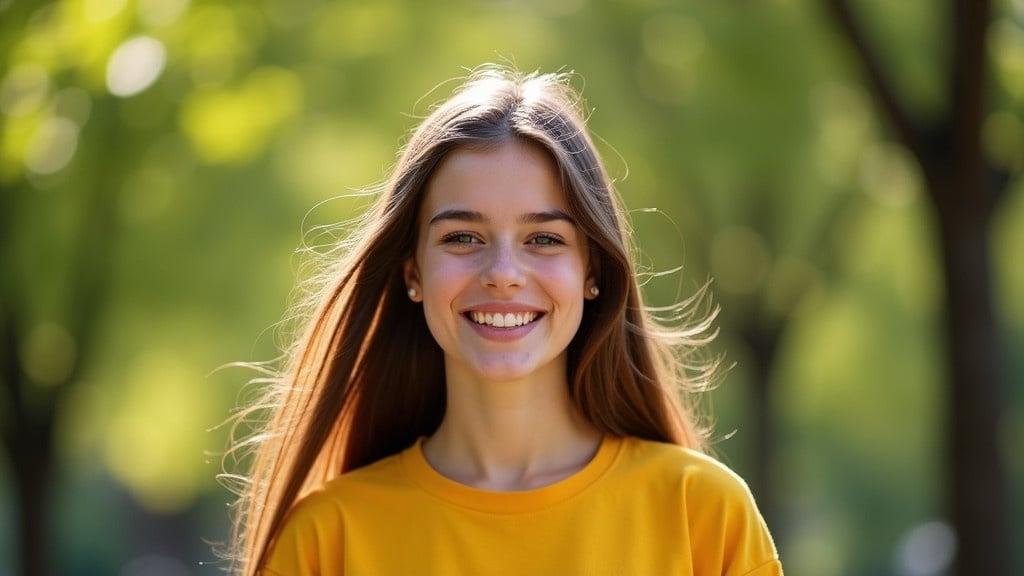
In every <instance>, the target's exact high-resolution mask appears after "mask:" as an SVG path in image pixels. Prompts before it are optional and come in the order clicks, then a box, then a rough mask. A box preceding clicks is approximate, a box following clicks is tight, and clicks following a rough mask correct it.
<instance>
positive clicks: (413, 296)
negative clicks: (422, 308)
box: [406, 288, 416, 298]
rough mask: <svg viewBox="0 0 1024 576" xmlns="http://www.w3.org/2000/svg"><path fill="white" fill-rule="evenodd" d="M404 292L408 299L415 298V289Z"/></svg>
mask: <svg viewBox="0 0 1024 576" xmlns="http://www.w3.org/2000/svg"><path fill="white" fill-rule="evenodd" d="M406 292H407V293H408V294H409V298H415V297H416V289H415V288H409V289H408V290H406Z"/></svg>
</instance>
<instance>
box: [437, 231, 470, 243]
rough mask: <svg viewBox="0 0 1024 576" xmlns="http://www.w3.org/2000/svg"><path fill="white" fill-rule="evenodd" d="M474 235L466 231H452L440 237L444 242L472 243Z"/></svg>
mask: <svg viewBox="0 0 1024 576" xmlns="http://www.w3.org/2000/svg"><path fill="white" fill-rule="evenodd" d="M473 240H476V237H475V236H473V235H472V234H468V233H466V232H453V233H451V234H448V235H447V236H445V237H443V238H441V242H443V243H445V244H472V243H473Z"/></svg>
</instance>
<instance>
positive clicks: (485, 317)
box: [470, 312, 537, 328]
mask: <svg viewBox="0 0 1024 576" xmlns="http://www.w3.org/2000/svg"><path fill="white" fill-rule="evenodd" d="M470 317H471V318H472V319H473V321H474V322H476V323H477V324H485V325H489V326H494V327H496V328H511V327H513V326H523V325H524V324H529V323H530V322H533V321H534V320H536V319H537V313H536V312H520V313H518V314H512V313H511V312H509V313H507V314H504V315H502V314H484V313H483V312H470Z"/></svg>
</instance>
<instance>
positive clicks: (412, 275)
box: [402, 256, 423, 302]
mask: <svg viewBox="0 0 1024 576" xmlns="http://www.w3.org/2000/svg"><path fill="white" fill-rule="evenodd" d="M402 277H403V278H404V279H405V288H406V289H407V290H408V289H409V288H415V289H416V296H411V297H410V299H411V300H412V301H413V302H420V301H422V300H423V288H422V286H421V284H420V269H419V266H417V265H416V258H415V257H414V256H410V257H409V258H408V259H407V260H406V261H405V263H404V264H403V265H402Z"/></svg>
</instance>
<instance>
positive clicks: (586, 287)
mask: <svg viewBox="0 0 1024 576" xmlns="http://www.w3.org/2000/svg"><path fill="white" fill-rule="evenodd" d="M600 272H601V255H600V254H599V253H598V251H597V250H594V249H593V248H591V249H590V250H589V253H588V259H587V281H586V282H584V283H583V297H584V298H586V299H587V300H593V299H594V298H597V296H594V295H593V294H591V293H590V288H591V287H592V286H597V279H598V278H599V275H600Z"/></svg>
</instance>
